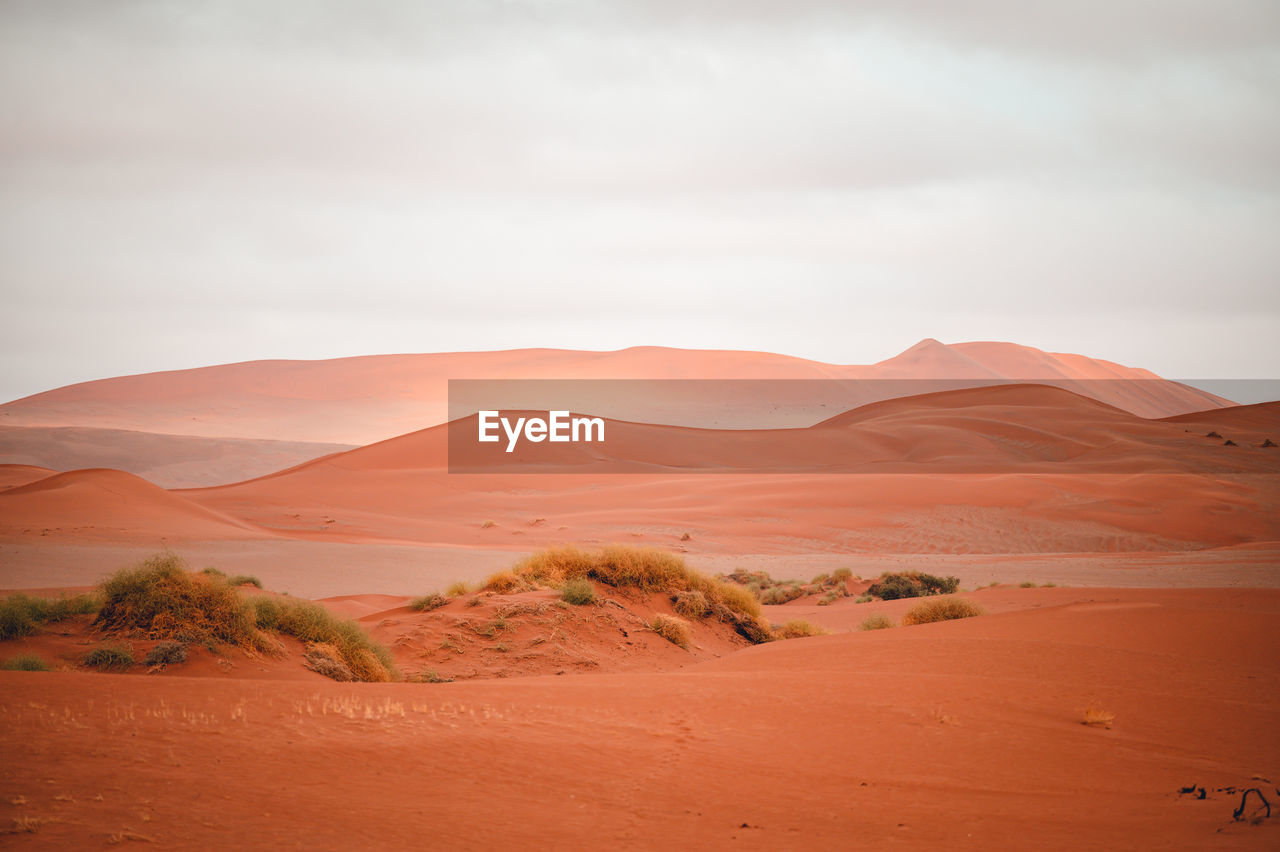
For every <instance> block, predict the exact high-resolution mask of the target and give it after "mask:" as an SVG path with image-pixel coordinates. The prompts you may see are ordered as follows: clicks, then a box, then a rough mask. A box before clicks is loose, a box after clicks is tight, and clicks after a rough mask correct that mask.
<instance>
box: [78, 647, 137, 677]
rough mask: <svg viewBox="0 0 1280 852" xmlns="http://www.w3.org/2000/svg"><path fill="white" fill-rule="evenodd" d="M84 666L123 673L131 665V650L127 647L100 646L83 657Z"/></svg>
mask: <svg viewBox="0 0 1280 852" xmlns="http://www.w3.org/2000/svg"><path fill="white" fill-rule="evenodd" d="M84 664H85V665H86V666H89V667H90V668H94V669H107V670H111V671H123V670H124V669H127V668H129V667H130V666H132V665H133V649H132V648H130V647H128V646H127V645H100V646H99V647H97V648H94V649H93V650H92V651H90V652H89V653H87V654H85V655H84Z"/></svg>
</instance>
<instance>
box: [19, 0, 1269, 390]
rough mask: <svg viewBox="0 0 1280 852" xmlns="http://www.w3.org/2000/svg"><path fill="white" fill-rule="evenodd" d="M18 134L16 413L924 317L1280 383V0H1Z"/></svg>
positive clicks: (856, 357)
mask: <svg viewBox="0 0 1280 852" xmlns="http://www.w3.org/2000/svg"><path fill="white" fill-rule="evenodd" d="M0 116H2V117H0V128H2V130H0V300H2V302H0V307H2V310H0V399H14V398H17V397H21V396H24V395H27V394H31V393H36V392H39V391H42V390H47V389H49V388H52V387H57V386H61V385H64V384H69V383H73V382H78V381H86V380H90V379H96V378H103V377H107V376H113V375H122V374H129V373H140V372H151V371H155V370H166V369H180V368H186V367H195V366H204V365H208V364H217V363H227V362H233V361H245V360H254V359H261V358H329V357H341V356H347V355H365V354H376V353H387V352H438V351H457V350H484V349H510V348H517V347H526V346H548V347H563V348H575V349H619V348H624V347H627V346H635V345H664V346H678V347H689V348H725V349H752V350H766V351H772V352H780V353H785V354H790V355H798V356H802V357H807V358H814V359H818V360H822V361H828V362H833V363H841V364H853V363H870V362H875V361H879V360H883V359H885V358H888V357H890V356H892V355H894V354H896V353H898V352H900V351H901V350H903V349H905V348H907V347H909V346H911V345H912V344H914V343H915V342H917V341H918V340H920V339H922V338H925V337H933V338H937V339H939V340H942V341H944V342H948V343H954V342H962V341H968V340H1007V341H1013V342H1017V343H1023V344H1026V345H1030V346H1036V347H1039V348H1042V349H1046V350H1050V351H1059V352H1078V353H1082V354H1086V355H1090V356H1093V357H1099V358H1106V359H1109V360H1114V361H1118V362H1121V363H1124V364H1128V365H1131V366H1139V367H1146V368H1148V369H1152V370H1154V371H1156V372H1157V373H1159V374H1161V375H1164V376H1166V377H1170V378H1183V379H1196V378H1219V379H1220V378H1269V379H1271V378H1277V370H1276V364H1277V363H1278V362H1280V286H1277V285H1278V282H1277V278H1278V277H1280V276H1278V273H1280V238H1278V236H1277V235H1280V154H1278V153H1277V152H1280V4H1278V3H1275V2H1274V0H1256V2H1253V0H1215V2H1203V0H1201V2H1186V1H1185V0H1128V2H1126V0H1076V2H1073V3H1069V4H1068V3H1051V4H1050V3H1026V2H1022V0H972V1H971V2H966V3H953V2H947V1H946V0H866V2H858V3H849V2H826V1H825V0H789V2H787V3H780V2H771V0H720V1H719V2H698V0H651V1H650V2H607V0H562V1H561V0H549V1H548V2H516V1H515V0H507V2H503V0H492V2H447V3H446V2H439V3H431V2H428V3H423V2H386V0H370V1H369V2H360V3H336V2H317V0H306V1H305V2H271V3H262V2H256V0H248V2H216V0H215V2H199V3H197V2H188V3H180V2H123V0H122V1H121V2H102V0H92V2H82V3H76V2H47V0H37V2H18V1H17V0H4V2H3V3H0Z"/></svg>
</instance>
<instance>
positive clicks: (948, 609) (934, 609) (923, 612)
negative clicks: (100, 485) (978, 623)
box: [902, 598, 986, 627]
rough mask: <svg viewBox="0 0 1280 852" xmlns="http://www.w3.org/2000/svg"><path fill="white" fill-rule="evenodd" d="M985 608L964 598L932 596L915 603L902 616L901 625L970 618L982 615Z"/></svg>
mask: <svg viewBox="0 0 1280 852" xmlns="http://www.w3.org/2000/svg"><path fill="white" fill-rule="evenodd" d="M984 612H986V610H984V609H983V608H982V607H980V606H978V605H977V604H976V603H974V602H973V601H970V600H965V599H964V598H933V599H932V600H927V601H925V602H923V603H920V604H916V605H915V606H914V607H912V608H911V609H909V610H907V614H906V615H904V616H902V626H903V627H910V626H911V625H913V624H930V623H932V622H934V621H951V620H953V619H957V618H972V617H973V616H975V615H982V614H983V613H984Z"/></svg>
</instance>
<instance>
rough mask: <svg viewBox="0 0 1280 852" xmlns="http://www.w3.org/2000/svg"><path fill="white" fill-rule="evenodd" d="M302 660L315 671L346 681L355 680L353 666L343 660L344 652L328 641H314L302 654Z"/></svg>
mask: <svg viewBox="0 0 1280 852" xmlns="http://www.w3.org/2000/svg"><path fill="white" fill-rule="evenodd" d="M302 662H303V664H304V665H306V667H307V668H309V669H311V670H312V671H313V672H319V673H320V674H322V675H324V676H325V677H327V678H332V679H333V680H336V681H341V682H343V683H346V682H347V681H352V680H355V679H356V678H355V675H353V674H352V673H351V667H350V666H348V665H347V664H346V663H344V662H343V661H342V654H341V653H339V651H338V649H337V648H336V647H335V646H333V645H331V644H329V643H328V642H313V643H312V644H311V645H309V646H308V647H307V650H306V653H304V654H303V655H302Z"/></svg>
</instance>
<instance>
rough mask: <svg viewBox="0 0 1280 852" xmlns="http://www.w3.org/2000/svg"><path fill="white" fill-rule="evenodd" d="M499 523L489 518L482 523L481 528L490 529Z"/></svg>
mask: <svg viewBox="0 0 1280 852" xmlns="http://www.w3.org/2000/svg"><path fill="white" fill-rule="evenodd" d="M497 525H498V522H497V521H494V520H487V521H484V522H483V523H481V524H480V529H482V530H487V529H490V528H491V527H496V526H497Z"/></svg>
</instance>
